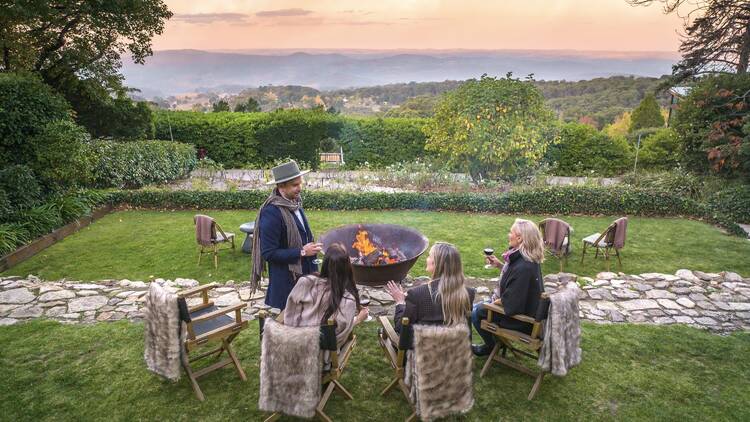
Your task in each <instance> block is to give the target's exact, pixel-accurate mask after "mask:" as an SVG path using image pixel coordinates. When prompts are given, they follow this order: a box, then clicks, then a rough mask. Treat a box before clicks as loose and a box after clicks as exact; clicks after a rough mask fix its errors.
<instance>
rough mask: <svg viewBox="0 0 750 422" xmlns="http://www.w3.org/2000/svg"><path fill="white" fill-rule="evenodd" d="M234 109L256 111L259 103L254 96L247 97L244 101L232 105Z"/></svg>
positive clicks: (243, 111)
mask: <svg viewBox="0 0 750 422" xmlns="http://www.w3.org/2000/svg"><path fill="white" fill-rule="evenodd" d="M214 111H216V110H214ZM234 111H236V112H239V113H257V112H259V111H260V103H258V101H257V100H256V99H255V98H253V97H249V98H248V99H247V101H245V102H244V103H237V105H236V106H234Z"/></svg>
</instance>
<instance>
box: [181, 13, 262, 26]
mask: <svg viewBox="0 0 750 422" xmlns="http://www.w3.org/2000/svg"><path fill="white" fill-rule="evenodd" d="M247 18H248V15H246V14H244V13H176V14H175V15H174V16H173V17H172V20H175V21H178V22H185V23H192V24H197V25H205V24H209V23H214V22H225V23H245V22H247Z"/></svg>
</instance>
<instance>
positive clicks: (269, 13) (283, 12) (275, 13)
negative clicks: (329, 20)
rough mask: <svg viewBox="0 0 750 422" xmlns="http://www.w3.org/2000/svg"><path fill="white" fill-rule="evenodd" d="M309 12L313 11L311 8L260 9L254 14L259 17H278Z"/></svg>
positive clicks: (303, 14) (304, 14) (307, 13)
mask: <svg viewBox="0 0 750 422" xmlns="http://www.w3.org/2000/svg"><path fill="white" fill-rule="evenodd" d="M311 13H313V11H312V10H305V9H300V8H293V9H277V10H261V11H260V12H257V13H256V14H255V16H257V17H259V18H278V17H287V16H306V15H309V14H311Z"/></svg>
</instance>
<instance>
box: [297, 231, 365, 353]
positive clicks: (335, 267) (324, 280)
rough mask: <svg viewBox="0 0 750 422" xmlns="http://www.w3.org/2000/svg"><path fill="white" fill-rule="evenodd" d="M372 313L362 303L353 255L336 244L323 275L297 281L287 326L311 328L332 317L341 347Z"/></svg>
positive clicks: (326, 259)
mask: <svg viewBox="0 0 750 422" xmlns="http://www.w3.org/2000/svg"><path fill="white" fill-rule="evenodd" d="M358 309H359V312H357V310H358ZM368 312H369V311H368V309H367V308H364V307H362V306H360V303H359V293H358V292H357V287H356V286H355V284H354V274H353V272H352V264H351V262H350V260H349V253H348V252H347V251H346V248H345V247H344V246H343V245H341V244H333V245H331V246H330V247H329V248H328V249H327V250H326V253H325V258H324V259H323V264H322V267H321V270H320V274H319V275H315V274H308V275H306V276H303V277H300V278H299V280H297V283H296V284H295V285H294V288H293V289H292V291H291V293H290V294H289V298H288V299H287V301H286V308H285V309H284V324H285V325H290V326H293V327H311V326H315V325H320V324H323V323H325V322H326V321H327V320H328V319H330V318H332V319H333V320H335V321H336V339H337V341H338V343H339V345H341V344H343V343H344V341H346V339H347V338H348V337H349V334H350V333H351V331H352V329H353V328H354V326H355V325H357V324H359V323H360V322H362V321H364V320H365V318H367V315H368Z"/></svg>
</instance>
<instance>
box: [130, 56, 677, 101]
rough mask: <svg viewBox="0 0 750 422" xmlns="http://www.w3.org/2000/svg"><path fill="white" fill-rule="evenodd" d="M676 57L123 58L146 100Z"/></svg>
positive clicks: (613, 68) (581, 74)
mask: <svg viewBox="0 0 750 422" xmlns="http://www.w3.org/2000/svg"><path fill="white" fill-rule="evenodd" d="M676 59H677V58H676V57H674V56H673V55H670V54H663V53H603V52H575V51H513V50H509V51H407V52H402V51H396V52H388V51H370V52H368V51H332V52H331V51H313V52H289V51H280V52H276V53H275V54H274V53H273V52H269V51H263V52H262V54H260V53H258V52H252V51H251V52H215V51H200V50H167V51H157V52H155V53H154V56H153V57H149V58H148V59H147V61H146V64H145V65H136V64H133V63H132V62H130V61H129V60H127V59H126V60H124V66H123V74H124V76H125V83H126V84H127V85H128V86H131V87H134V88H138V89H140V90H141V92H142V95H143V96H145V97H149V98H150V97H156V96H159V97H167V96H170V95H177V94H183V93H189V92H216V93H236V92H239V90H241V89H242V88H243V87H258V86H266V85H300V86H307V87H312V88H316V89H324V90H332V89H343V88H354V87H364V86H375V85H385V84H395V83H402V82H410V81H414V82H431V81H445V80H466V79H470V78H477V77H479V76H480V75H481V74H483V73H487V74H489V75H493V76H502V75H505V74H506V73H507V72H513V73H514V74H515V75H517V76H521V77H523V76H526V75H527V74H531V73H533V74H534V75H535V78H536V79H537V80H567V81H578V80H586V79H593V78H597V77H608V76H614V75H634V76H651V77H658V76H661V75H664V74H668V73H670V72H671V66H672V64H673V63H674V62H675V61H676Z"/></svg>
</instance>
